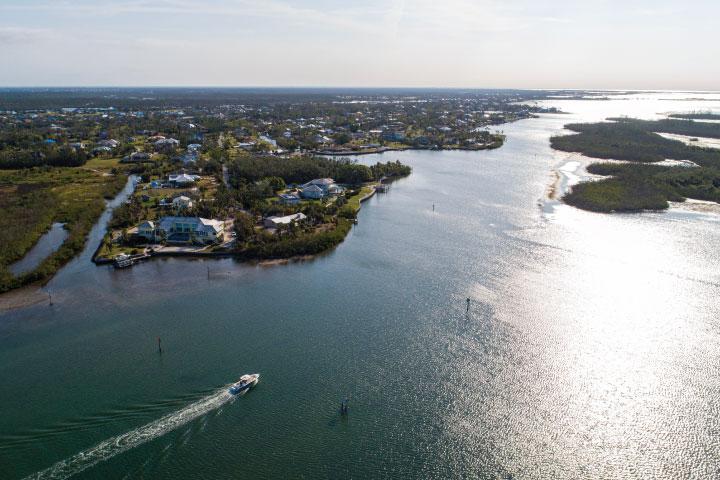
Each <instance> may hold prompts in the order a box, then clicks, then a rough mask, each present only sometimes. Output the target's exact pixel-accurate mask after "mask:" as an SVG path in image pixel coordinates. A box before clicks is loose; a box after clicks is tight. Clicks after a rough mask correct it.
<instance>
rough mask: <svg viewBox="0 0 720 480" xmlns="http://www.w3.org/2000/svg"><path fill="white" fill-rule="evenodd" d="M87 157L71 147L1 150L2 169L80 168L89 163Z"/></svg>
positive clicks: (0, 165)
mask: <svg viewBox="0 0 720 480" xmlns="http://www.w3.org/2000/svg"><path fill="white" fill-rule="evenodd" d="M87 158H88V157H87V155H86V154H85V152H84V151H82V150H75V149H73V148H69V147H61V148H53V147H44V148H42V149H38V150H33V151H27V150H2V149H0V169H3V170H4V169H17V168H29V167H38V166H41V165H51V166H54V167H79V166H80V165H84V164H85V162H86V161H87Z"/></svg>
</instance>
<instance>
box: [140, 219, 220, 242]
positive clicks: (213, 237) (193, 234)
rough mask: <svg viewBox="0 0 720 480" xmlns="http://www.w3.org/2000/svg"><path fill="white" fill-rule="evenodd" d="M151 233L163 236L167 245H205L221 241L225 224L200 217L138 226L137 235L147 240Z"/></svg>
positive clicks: (151, 237)
mask: <svg viewBox="0 0 720 480" xmlns="http://www.w3.org/2000/svg"><path fill="white" fill-rule="evenodd" d="M153 232H155V234H156V235H158V236H160V235H162V234H163V233H164V234H165V237H166V240H167V241H168V243H187V241H188V240H192V241H193V242H195V243H206V242H215V241H218V240H223V239H224V236H225V222H223V221H222V220H210V219H207V218H200V217H163V218H161V219H160V220H159V221H158V223H157V224H155V223H153V222H145V223H143V224H141V225H139V226H138V235H139V236H142V237H145V238H147V239H149V240H151V239H153Z"/></svg>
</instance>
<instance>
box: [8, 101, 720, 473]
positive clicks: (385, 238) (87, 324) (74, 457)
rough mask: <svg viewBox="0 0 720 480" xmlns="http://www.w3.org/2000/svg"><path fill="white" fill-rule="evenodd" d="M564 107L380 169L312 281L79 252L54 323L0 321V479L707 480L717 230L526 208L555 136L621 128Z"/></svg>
mask: <svg viewBox="0 0 720 480" xmlns="http://www.w3.org/2000/svg"><path fill="white" fill-rule="evenodd" d="M633 102H634V103H632V105H631V107H632V108H634V109H637V110H638V111H639V112H640V113H639V114H644V115H646V116H651V115H652V114H654V112H657V111H658V110H657V102H655V103H653V102H652V101H651V100H647V99H643V100H633ZM567 103H568V105H570V106H572V108H574V109H575V111H574V112H573V115H567V116H561V115H555V116H546V117H543V118H541V119H534V120H526V121H522V122H519V123H515V124H512V125H505V126H503V130H504V132H505V133H506V134H508V135H509V137H508V138H509V140H508V143H507V144H506V145H505V146H504V147H503V148H501V149H499V150H495V151H489V152H412V151H409V152H402V153H396V154H393V155H384V156H383V157H382V161H387V160H394V159H395V158H399V159H400V160H401V161H403V162H407V163H409V164H410V165H412V166H413V169H414V170H413V174H412V175H411V176H410V177H408V178H406V179H403V180H400V181H398V182H396V183H394V184H393V185H392V187H391V189H390V192H389V193H387V194H382V195H377V196H376V197H374V198H373V199H371V200H370V201H368V202H367V203H366V204H365V205H364V206H363V209H362V211H361V213H360V222H359V225H358V226H357V227H354V228H353V230H352V231H351V233H350V234H349V236H348V238H347V239H346V241H345V242H344V243H343V244H341V245H340V246H339V247H338V248H337V249H336V250H334V251H332V252H330V253H328V254H326V255H323V256H321V257H319V258H316V259H314V260H307V261H301V262H294V263H288V264H281V265H266V266H262V265H254V264H243V263H237V262H235V261H233V260H230V259H226V260H216V261H203V260H185V259H158V260H153V261H151V262H147V263H143V264H140V265H136V266H135V267H133V268H132V269H128V270H122V271H116V270H112V269H109V268H104V267H95V266H94V265H92V264H90V263H89V262H88V258H87V257H88V256H89V251H90V250H91V249H92V248H94V246H93V247H92V248H91V247H90V246H89V247H88V251H87V252H86V253H85V254H83V256H82V257H80V258H78V259H77V260H75V261H74V262H73V263H72V264H70V265H68V266H67V267H66V268H65V269H63V270H62V271H61V272H60V273H59V274H58V276H57V277H56V278H55V279H54V280H53V281H52V282H51V283H50V285H49V288H50V289H51V290H52V292H53V299H54V301H55V304H54V306H53V307H52V308H50V307H49V306H48V305H47V303H41V304H37V305H35V306H32V307H28V308H25V309H21V310H13V311H6V312H3V313H0V382H1V383H2V385H3V388H2V389H0V405H2V407H0V412H1V413H2V415H0V471H1V472H2V474H1V475H0V476H1V477H2V478H9V479H14V478H22V477H24V476H27V475H31V474H34V473H37V472H41V474H40V475H39V476H40V478H65V477H66V476H67V475H69V474H72V473H76V478H153V479H155V478H167V479H177V478H188V479H190V478H568V479H569V478H651V477H652V478H712V477H713V476H715V474H717V473H718V472H717V469H718V467H717V462H716V453H715V452H716V451H717V447H718V441H717V431H718V429H719V428H720V422H719V421H718V419H717V418H718V417H717V413H718V410H720V403H719V402H718V400H717V398H718V393H719V391H720V380H719V379H718V375H717V372H718V371H720V360H718V355H717V352H718V346H719V345H720V329H718V324H717V318H719V316H718V314H719V313H720V309H719V308H718V305H717V302H716V299H717V298H718V294H719V293H720V278H719V273H718V272H720V270H719V269H718V266H720V258H719V256H718V253H717V249H716V248H715V247H714V246H715V245H716V239H717V234H718V231H719V228H720V222H719V221H718V216H717V214H704V213H694V212H686V211H680V210H678V211H671V212H668V213H648V214H642V215H619V216H607V215H596V214H590V213H586V212H581V211H578V210H574V209H571V208H568V207H565V206H561V205H557V204H553V203H552V202H544V203H543V202H542V201H541V199H542V197H543V194H544V192H545V190H546V189H547V187H548V185H549V184H550V183H551V182H552V175H551V171H552V168H553V167H555V166H557V165H558V164H561V163H562V162H564V161H565V160H566V158H565V157H561V156H558V154H554V153H553V152H552V151H551V150H550V149H549V146H548V138H549V136H550V135H552V134H553V133H554V132H557V131H559V130H560V128H561V127H562V125H563V123H566V122H569V121H576V120H584V119H587V120H595V119H598V118H601V116H602V115H606V114H607V115H610V114H615V113H616V112H625V113H632V112H628V111H627V109H628V105H629V103H628V102H622V101H616V102H585V103H582V102H574V103H572V102H567ZM599 103H602V104H603V106H602V107H603V110H599V107H598V104H599ZM700 106H702V105H700ZM565 108H566V110H570V108H571V107H565ZM607 115H606V116H607ZM377 159H378V158H377V157H375V158H372V157H363V158H361V161H363V162H374V161H376V160H377ZM539 201H540V202H541V205H538V202H539ZM433 204H434V205H435V210H434V211H433ZM208 267H209V268H210V278H209V279H208V274H207V272H208ZM467 297H469V298H471V305H470V311H469V312H466V311H465V309H466V306H465V299H466V298H467ZM1 298H2V297H0V301H2V299H1ZM158 337H161V338H162V346H163V353H162V355H160V354H159V353H158V351H157V338H158ZM257 372H259V373H261V381H260V384H259V385H258V386H257V387H256V388H255V389H254V390H252V391H251V392H250V393H248V394H247V395H245V396H243V397H239V398H234V399H228V397H226V396H225V395H224V393H223V390H224V389H225V387H226V386H227V385H228V384H229V383H231V382H233V381H236V380H237V378H238V377H239V376H240V375H242V374H244V373H257ZM342 395H345V396H347V397H349V399H350V401H349V409H350V411H349V414H348V415H346V416H341V415H340V414H339V399H340V397H341V396H342ZM81 452H84V454H83V455H80V453H81ZM45 469H52V470H45Z"/></svg>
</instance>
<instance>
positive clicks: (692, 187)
mask: <svg viewBox="0 0 720 480" xmlns="http://www.w3.org/2000/svg"><path fill="white" fill-rule="evenodd" d="M675 122H677V123H675ZM679 124H682V125H679ZM693 127H695V128H693ZM566 128H569V129H571V130H574V131H576V132H579V133H578V134H577V135H567V136H559V137H553V138H552V139H551V144H552V146H553V148H556V149H558V150H565V151H570V152H581V153H583V154H584V155H587V156H591V157H596V158H606V159H609V158H612V159H617V160H627V161H629V162H634V163H617V162H615V163H607V162H605V163H594V164H591V165H590V166H589V167H588V171H589V172H590V173H594V174H597V175H604V176H608V177H610V178H605V179H602V180H599V181H593V182H586V183H581V184H579V185H576V186H574V187H573V189H572V191H571V192H569V193H568V194H567V195H565V197H564V200H565V202H567V203H568V204H570V205H574V206H576V207H578V208H582V209H585V210H591V211H597V212H611V211H640V210H657V209H666V208H668V201H682V200H684V199H685V198H695V199H700V200H711V201H715V202H720V150H717V149H711V148H700V147H695V146H687V145H685V144H684V143H682V142H679V141H675V140H669V139H666V138H663V137H661V136H660V135H657V134H656V133H653V132H656V131H663V132H667V133H678V134H683V135H698V136H701V134H700V132H703V133H704V135H705V136H708V133H712V132H709V131H708V128H707V127H706V126H705V125H701V124H700V123H696V122H688V121H666V120H660V121H657V122H651V121H645V120H630V119H618V122H616V123H595V124H572V125H567V126H566ZM716 128H720V125H719V126H717V127H715V126H713V127H712V129H716ZM670 130H672V132H670ZM681 132H682V133H681ZM667 158H670V159H683V160H691V161H693V162H695V163H696V164H697V165H699V166H698V167H684V166H658V165H652V162H657V161H662V160H665V159H667Z"/></svg>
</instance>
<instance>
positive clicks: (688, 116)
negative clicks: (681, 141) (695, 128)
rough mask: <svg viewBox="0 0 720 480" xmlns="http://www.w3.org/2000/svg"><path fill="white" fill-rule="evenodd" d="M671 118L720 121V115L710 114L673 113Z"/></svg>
mask: <svg viewBox="0 0 720 480" xmlns="http://www.w3.org/2000/svg"><path fill="white" fill-rule="evenodd" d="M669 117H670V118H684V119H685V120H720V115H718V114H717V113H710V112H694V113H673V114H672V115H669Z"/></svg>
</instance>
